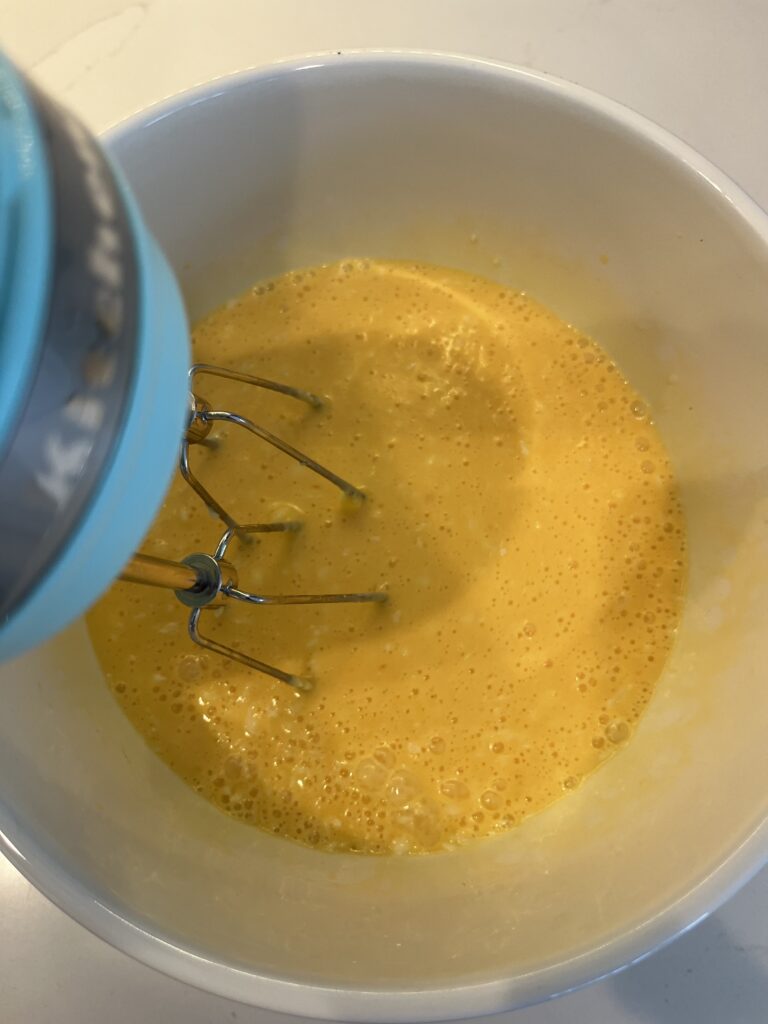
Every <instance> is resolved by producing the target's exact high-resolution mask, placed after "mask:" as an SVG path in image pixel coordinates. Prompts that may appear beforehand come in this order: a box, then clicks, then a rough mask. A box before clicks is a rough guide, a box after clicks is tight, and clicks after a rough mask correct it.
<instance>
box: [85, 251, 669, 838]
mask: <svg viewBox="0 0 768 1024" xmlns="http://www.w3.org/2000/svg"><path fill="white" fill-rule="evenodd" d="M194 345H195V357H196V359H198V360H200V361H204V362H218V363H220V364H223V365H228V366H233V367H237V368H238V369H241V370H243V371H245V372H247V373H256V374H259V375H262V376H267V377H272V378H274V379H277V380H284V381H287V382H290V383H292V384H294V385H297V386H299V387H304V388H307V389H310V390H312V391H315V392H319V393H321V394H327V395H329V396H330V397H331V403H330V405H329V407H328V409H327V410H325V411H322V412H316V411H308V410H307V409H305V408H304V407H302V406H298V403H293V402H290V401H289V400H287V399H285V398H284V397H281V396H277V395H274V394H270V393H267V392H262V391H258V392H254V391H252V390H250V389H248V388H243V387H242V386H238V385H234V384H232V383H231V382H227V381H212V382H211V383H210V384H208V382H206V389H207V390H206V396H207V397H209V398H210V399H211V400H212V401H213V402H214V403H215V404H221V405H222V406H225V407H230V408H235V409H239V410H242V411H243V412H244V413H245V414H246V415H250V416H252V417H253V418H254V419H256V420H257V421H258V422H259V423H261V424H263V425H264V426H266V427H269V428H271V429H274V430H275V432H276V433H278V434H279V435H280V436H281V437H284V438H285V439H286V440H287V441H289V442H291V443H294V444H296V445H297V446H298V447H300V448H303V449H304V450H306V451H307V452H309V453H310V454H312V455H313V456H315V457H316V458H318V459H319V460H320V461H321V462H324V463H325V464H327V465H329V466H332V467H334V468H335V469H337V470H338V471H339V472H340V473H342V474H343V475H344V476H345V477H346V478H347V479H350V480H352V481H353V482H354V483H356V484H358V485H361V486H364V487H365V488H366V490H367V492H368V494H369V495H370V500H369V501H368V502H366V503H365V505H364V507H362V508H360V507H355V508H350V507H347V506H345V505H344V504H343V503H342V502H341V501H340V499H339V496H338V493H337V492H336V491H335V489H333V488H332V487H330V486H329V485H328V484H327V483H326V482H325V481H323V480H320V479H318V478H317V477H315V476H313V475H312V474H310V473H309V472H307V471H306V470H304V469H302V468H301V467H300V466H297V465H295V464H293V463H292V462H290V460H287V459H286V458H285V457H284V456H282V455H281V454H280V453H278V452H275V451H273V450H272V449H271V448H269V447H268V446H266V445H262V444H260V443H259V442H258V441H256V439H254V438H250V437H243V436H240V435H239V434H238V432H236V431H234V432H233V431H229V432H226V431H225V430H224V429H222V430H221V434H220V436H221V437H222V441H223V443H222V444H221V446H220V447H219V448H217V449H215V450H211V451H204V452H200V453H197V452H196V453H195V455H196V458H197V461H196V468H197V469H198V470H199V475H200V477H201V479H202V480H203V481H204V482H205V483H206V486H210V488H211V490H212V491H213V493H214V494H219V493H221V494H224V493H227V494H229V495H231V496H232V497H231V504H232V508H233V511H234V513H235V514H236V515H238V516H239V517H240V518H241V520H243V521H249V522H254V521H259V520H271V519H279V518H285V516H286V515H287V514H288V513H286V508H290V517H291V518H294V517H295V516H296V515H297V513H298V514H299V515H300V517H301V518H302V519H303V520H304V521H305V523H306V528H305V529H304V530H303V531H302V532H301V533H300V534H298V535H293V534H291V535H283V534H280V535H269V536H265V537H264V538H263V539H261V540H259V541H258V542H256V543H254V544H252V545H249V546H248V547H247V548H246V547H239V548H236V549H234V550H233V553H232V554H233V560H235V561H236V562H237V564H238V567H239V570H240V580H241V583H242V584H243V586H246V587H247V588H248V589H250V590H259V589H261V590H263V591H264V592H278V593H290V592H322V591H324V590H325V591H329V590H334V591H339V590H344V589H353V590H369V589H375V588H376V587H378V586H380V585H386V587H387V589H388V591H389V594H390V601H389V603H388V604H387V605H384V606H343V605H342V606H338V605H337V606H314V607H311V606H304V607H301V606H296V607H245V606H240V605H232V606H230V607H229V608H227V609H226V611H225V612H224V613H223V614H222V615H220V616H219V615H217V614H216V613H212V612H207V613H204V616H207V618H206V619H205V625H206V630H207V632H208V633H209V634H210V635H212V636H216V637H217V638H218V639H220V640H222V641H223V642H225V643H231V644H234V645H236V646H239V647H241V648H243V649H245V650H248V651H249V652H250V653H253V654H254V655H255V656H256V657H259V658H261V659H263V660H265V661H268V662H271V663H273V664H276V665H280V666H281V667H282V668H284V669H286V670H287V671H290V672H295V673H297V674H300V675H309V676H311V677H312V678H313V679H314V680H315V681H316V685H315V687H314V689H313V691H312V692H311V693H309V694H296V693H294V692H292V691H291V690H289V689H288V688H287V687H286V686H285V685H284V684H281V683H279V682H274V681H272V680H269V679H267V678H265V677H262V676H259V675H257V674H255V673H253V672H249V671H248V670H247V669H244V668H239V667H238V666H237V665H234V664H233V663H231V662H229V661H226V660H222V659H219V658H217V657H216V656H214V655H210V654H206V653H203V652H199V651H198V650H197V649H195V648H194V647H190V644H189V641H188V639H187V636H186V629H185V625H184V614H183V610H182V609H181V607H180V606H179V605H178V604H177V603H176V602H175V601H174V600H173V598H172V597H171V596H169V595H168V594H165V593H163V592H161V591H154V590H152V589H149V588H139V587H132V586H130V585H127V584H116V585H115V586H114V587H113V588H112V590H111V591H110V592H109V593H108V594H107V596H106V597H105V598H104V599H103V600H102V601H101V602H100V603H99V604H98V605H97V606H96V607H95V608H94V609H93V611H92V612H91V614H90V616H89V625H90V629H91V635H92V637H93V641H94V645H95V648H96V651H97V654H98V656H99V658H100V660H101V663H102V665H103V667H104V669H105V672H106V674H107V678H108V680H109V683H110V686H111V687H112V690H113V692H114V693H115V696H116V698H117V699H118V701H119V702H120V703H121V705H122V707H123V708H124V710H125V711H126V713H127V715H128V716H129V717H130V719H131V720H132V721H133V723H134V724H135V726H136V727H137V729H139V731H140V732H141V733H142V734H143V735H144V736H145V737H146V739H147V742H148V743H149V744H150V745H151V746H152V747H153V749H154V750H156V751H157V753H158V754H159V755H160V756H161V757H162V758H163V759H164V760H165V761H166V762H167V763H168V764H169V765H170V766H171V767H172V768H174V769H175V770H176V771H177V772H178V773H179V774H180V775H181V776H182V777H183V778H184V779H186V780H187V781H188V782H189V783H190V784H191V785H192V786H194V787H195V789H197V790H198V791H199V792H200V793H201V794H202V795H203V796H205V797H206V798H207V799H209V800H211V801H213V802H214V803H215V804H216V805H217V806H219V807H220V808H222V809H223V810H225V811H227V812H228V813H229V814H232V815H234V816H235V817H237V818H239V819H240V820H242V821H244V822H247V823H249V824H253V825H257V826H259V827H261V828H264V829H267V830H269V831H271V832H274V833H276V834H278V835H281V836H286V837H288V838H291V839H295V840H298V841H300V842H303V843H306V844H309V845H312V846H317V847H321V848H324V849H329V850H344V851H359V852H366V853H408V852H423V851H433V850H440V849H444V848H447V847H451V846H455V845H457V844H460V843H464V842H466V841H468V840H471V839H473V838H476V837H481V836H487V835H490V834H492V833H497V832H503V831H505V830H507V829H509V828H511V827H513V826H515V825H516V824H518V823H519V822H520V821H522V820H523V819H524V818H525V817H527V816H528V815H530V814H533V813H535V812H536V811H538V810H540V809H541V808H543V807H545V806H546V805H548V804H549V803H551V802H552V801H553V800H555V799H557V798H558V797H561V796H563V795H564V794H566V793H568V792H569V791H572V790H574V789H575V788H577V787H578V786H579V784H580V783H581V780H582V779H583V778H584V777H585V776H586V775H588V774H589V773H590V772H592V771H593V770H594V769H595V768H596V767H598V765H599V764H600V763H601V762H602V761H604V760H605V758H607V757H609V756H611V755H612V754H613V753H615V752H616V750H617V749H619V748H620V747H621V746H622V745H623V744H624V743H626V742H627V740H629V739H630V737H631V734H632V730H633V728H634V726H635V724H636V722H637V720H638V717H639V716H640V714H641V713H642V711H643V709H644V707H645V705H646V704H647V702H648V700H649V698H650V696H651V693H652V690H653V686H654V683H655V681H656V679H657V678H658V676H659V673H660V671H661V669H662V667H663V665H664V662H665V659H666V657H667V654H668V653H669V650H670V647H671V644H672V641H673V637H674V632H675V628H676V625H677V621H678V617H679V613H680V608H681V603H682V594H683V581H684V577H685V553H684V549H685V543H684V528H683V518H682V513H681V508H680V503H679V500H678V496H677V490H676V487H675V484H674V480H673V478H672V474H671V471H670V466H669V461H668V459H667V455H666V452H665V450H664V447H663V445H662V442H661V440H660V438H659V436H658V434H657V432H656V430H655V428H654V426H653V423H652V421H651V419H650V414H649V411H648V409H647V407H646V405H645V403H644V402H643V401H642V400H641V399H640V398H639V397H638V395H637V394H636V393H635V392H634V391H633V390H632V388H631V387H630V386H629V384H627V382H626V381H625V380H624V379H623V377H622V375H621V372H620V371H619V370H618V369H617V367H616V366H615V365H614V364H613V363H612V362H611V360H610V359H609V358H608V357H607V356H606V355H605V353H603V352H602V351H601V350H600V349H599V348H598V347H597V346H596V345H595V344H594V343H593V342H592V341H591V340H589V339H588V338H585V337H584V336H582V335H581V334H579V332H578V331H575V330H574V329H572V328H571V327H569V326H567V325H566V324H564V323H562V322H561V321H559V320H558V319H557V318H556V317H555V316H553V315H552V314H551V313H549V312H548V311H547V310H546V309H544V308H542V307H541V306H539V305H538V304H537V303H535V302H534V301H532V300H530V299H528V298H527V297H525V296H523V295H520V294H518V293H515V292H512V291H510V290H508V289H505V288H502V287H500V286H499V285H498V284H495V283H493V282H490V281H486V280H483V279H480V278H477V277H473V276H470V275H468V274H464V273H461V272H458V271H452V270H445V269H442V268H437V267H432V266H426V265H422V264H415V263H401V262H378V261H367V260H349V261H345V262H343V263H340V264H335V265H332V266H327V267H318V268H316V269H311V270H305V271H301V272H295V273H290V274H286V275H284V276H283V277H280V278H277V279H275V280H274V281H270V282H267V283H265V284H260V285H258V286H256V287H255V288H253V289H252V290H250V291H249V292H247V293H246V294H245V295H243V296H242V297H241V298H240V299H238V300H236V301H235V302H233V303H229V304H228V305H227V306H225V307H223V308H221V309H219V310H217V311H216V312H214V313H213V314H211V315H210V316H209V317H207V318H206V319H205V320H204V321H203V322H202V323H200V324H199V325H198V327H197V329H196V331H195V336H194ZM220 532H221V531H220V527H219V525H218V524H217V523H216V522H215V521H214V520H212V519H211V518H210V517H209V516H208V515H207V513H206V512H205V510H204V508H203V507H202V505H200V504H199V502H198V500H197V499H196V498H195V496H194V495H193V494H192V492H191V491H190V490H189V489H188V488H187V487H186V485H184V484H183V483H182V482H181V481H180V480H178V481H176V482H174V485H173V487H172V488H171V491H170V493H169V496H168V498H167V500H166V502H165V505H164V507H163V509H162V511H161V513H160V515H159V517H158V519H157V521H156V523H155V525H154V527H153V529H152V532H151V535H150V537H149V538H148V540H147V542H146V544H145V546H144V549H143V550H145V551H147V552H148V553H150V554H156V555H161V556H166V557H177V558H178V557H181V556H183V555H185V554H187V553H189V552H190V551H193V550H212V547H213V545H214V543H215V541H216V539H217V537H218V535H219V533H220Z"/></svg>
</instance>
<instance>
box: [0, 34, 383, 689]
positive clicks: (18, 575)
mask: <svg viewBox="0 0 768 1024" xmlns="http://www.w3.org/2000/svg"><path fill="white" fill-rule="evenodd" d="M188 338H189V333H188V326H187V320H186V315H185V311H184V304H183V301H182V298H181V295H180V293H179V288H178V286H177V283H176V280H175V278H174V275H173V273H172V272H171V270H170V268H169V266H168V264H167V262H166V260H165V258H164V256H163V254H162V253H161V251H160V249H159V247H158V246H157V244H156V242H155V241H154V239H153V238H152V235H151V234H150V232H149V231H148V230H147V227H146V226H145V225H144V223H143V221H142V218H141V215H140V213H139V211H138V209H137V206H136V204H135V202H134V200H133V198H132V196H131V194H130V191H129V189H128V187H127V185H126V184H125V182H124V181H123V180H122V179H121V176H120V172H119V170H118V169H117V168H115V167H114V166H112V165H111V163H110V161H109V159H108V158H107V156H106V155H105V154H104V152H103V151H102V149H101V148H100V146H99V145H98V143H97V142H96V141H95V140H94V139H93V138H92V137H91V135H90V134H89V133H88V132H87V130H86V129H85V128H84V127H83V126H82V125H81V124H80V122H79V121H77V120H76V119H75V118H74V117H73V116H72V115H71V114H69V113H68V112H67V111H65V110H63V109H62V108H61V107H59V106H58V105H56V104H54V103H52V102H51V101H50V100H49V99H48V98H46V97H45V96H44V95H43V94H42V93H41V92H40V91H39V90H38V89H36V88H35V87H34V86H33V85H31V84H30V83H29V82H28V81H27V80H26V78H24V77H23V76H22V75H21V74H20V73H19V72H18V71H17V70H16V69H15V68H14V67H13V66H12V65H11V64H10V62H9V61H7V59H5V58H4V57H3V55H2V54H0V660H4V659H8V658H12V657H14V656H17V655H19V654H21V653H22V652H23V651H25V650H27V649H29V648H31V647H34V646H36V645H37V644H39V643H41V642H43V641H44V640H45V639H46V638H48V637H49V636H51V635H53V634H54V633H56V632H57V631H59V630H60V629H62V628H63V627H64V626H66V625H67V624H68V623H70V622H71V621H73V620H74V619H75V618H77V617H78V616H80V615H81V614H83V612H85V611H86V610H87V608H88V607H89V606H90V605H91V604H92V603H93V601H94V600H96V598H97V597H98V596H99V595H100V594H101V593H102V592H103V591H104V590H105V589H106V587H107V586H108V585H109V584H110V582H111V581H112V580H114V579H115V577H117V576H118V575H122V576H123V578H125V579H129V580H131V581H134V582H140V583H149V584H153V585H156V586H165V587H168V588H170V589H172V590H174V591H175V592H176V596H177V597H178V598H179V599H180V600H181V601H182V603H184V604H185V605H187V606H188V607H189V608H190V609H191V611H190V619H189V631H190V636H191V638H192V639H193V640H195V641H196V642H197V643H200V644H202V645H203V646H205V647H208V648H209V649H210V650H212V651H214V652H216V653H219V654H223V655H226V656H229V657H234V658H235V659H236V660H238V661H240V662H243V663H245V664H247V665H250V666H251V667H253V668H255V669H258V670H260V671H264V672H267V673H268V674H270V675H272V676H274V677H276V678H279V679H282V680H283V681H284V682H287V683H289V684H290V685H293V686H302V685H305V681H303V680H301V679H298V678H296V677H294V676H291V675H289V674H287V673H284V672H282V671H281V670H280V669H279V668H275V667H273V666H269V665H265V664H264V663H262V662H260V661H258V660H256V659H254V658H252V657H250V656H249V655H246V654H244V653H242V652H240V651H235V650H233V649H232V648H229V647H223V646H221V645H220V644H218V643H216V642H215V641H214V640H212V639H210V638H206V637H204V636H203V635H202V634H201V633H200V628H199V618H200V613H201V611H202V610H203V609H204V608H207V607H213V606H215V605H218V604H221V603H222V602H223V601H224V600H225V599H235V600H244V601H248V602H250V603H252V604H265V603H280V604H296V603H316V602H340V603H348V602H358V601H379V600H383V599H384V594H383V593H381V592H376V593H359V594H323V595H279V596H270V595H263V594H253V593H250V592H248V591H244V590H240V589H239V587H238V582H237V574H236V572H235V570H234V567H233V566H232V565H231V563H230V562H228V561H227V560H226V558H225V556H226V554H227V549H228V547H229V545H230V543H231V541H232V540H233V539H236V538H239V539H240V540H244V541H247V540H248V539H249V538H250V537H252V535H253V534H256V533H269V532H274V531H276V530H295V529H298V528H299V526H300V524H299V523H294V522H291V523H273V524H250V525H246V524H240V523H238V522H237V521H236V520H235V519H234V518H233V517H232V516H231V515H230V514H229V513H228V512H227V511H226V510H225V509H224V508H223V506H222V505H221V504H220V503H219V502H218V501H217V500H216V499H215V498H214V497H213V496H212V495H211V494H210V493H209V492H208V491H207V490H206V489H205V487H204V486H203V485H202V483H201V482H200V481H199V480H198V479H197V478H196V477H195V475H194V474H193V472H192V469H191V467H190V463H189V445H190V444H193V443H196V442H205V441H206V439H207V435H208V433H209V431H210V429H211V427H212V426H213V424H215V423H217V422H221V421H226V422H229V423H233V424H235V425H237V426H239V427H244V428H246V429H247V430H248V431H249V432H250V433H252V434H256V435H257V436H259V437H261V438H262V439H264V440H266V441H268V442H269V443H271V444H274V445H276V446H277V447H278V448H281V450H283V451H285V452H286V454H287V455H289V456H291V457H292V458H295V459H298V460H299V461H300V462H302V463H303V464H304V465H306V466H307V467H308V468H309V469H312V470H314V471H315V472H318V473H320V474H321V475H323V476H324V477H325V478H326V479H328V480H329V482H331V483H332V484H334V485H335V486H337V487H339V488H340V489H341V490H342V491H343V492H345V493H346V494H347V495H349V496H351V497H355V498H358V499H360V500H362V493H361V492H360V491H359V490H358V488H356V487H354V486H353V485H351V484H349V483H348V482H347V481H345V480H343V479H342V478H341V477H338V476H337V475H336V474H335V473H333V472H331V471H330V470H328V469H326V468H325V467H323V466H321V465H319V464H318V463H316V462H314V460H312V459H310V458H309V457H308V456H306V455H304V454H303V453H302V452H299V451H297V450H296V449H293V448H292V447H291V446H290V445H287V444H286V443H285V442H282V441H281V440H280V439H279V438H277V437H275V436H274V435H273V434H272V433H271V432H269V431H268V430H266V429H264V428H262V427H259V426H257V425H256V424H255V423H253V421H251V420H250V419H246V418H245V417H243V416H241V415H238V414H236V413H233V412H229V411H224V410H215V409H212V408H211V407H210V406H209V405H208V403H206V402H204V401H203V400H201V399H200V398H197V397H196V396H195V395H193V394H191V393H190V377H191V376H193V375H195V374H196V373H198V374H199V373H211V374H214V375H219V376H226V377H233V378H235V379H238V380H241V381H242V382H244V383H246V384H254V385H257V386H260V387H267V388H270V389H272V390H277V391H280V392H282V393H283V394H286V395H288V396H290V397H292V398H294V399H297V400H299V401H303V402H306V403H307V404H308V405H310V406H319V405H321V404H323V401H324V400H321V399H320V398H318V397H317V396H315V395H313V394H312V393H310V392H308V391H304V390H301V389H297V388H293V387H290V386H287V385H281V384H276V383H274V382H271V381H267V380H263V379H262V378H255V377H247V376H245V375H242V374H239V373H237V372H236V371H233V370H228V369H225V368H217V367H209V366H205V367H193V368H192V369H191V370H190V366H189V360H190V356H189V340H188ZM179 462H180V467H181V471H182V473H183V475H184V476H185V477H186V479H187V480H188V482H189V483H190V484H191V485H192V486H193V487H194V488H195V490H196V491H197V493H198V494H199V495H200V497H201V498H202V500H203V501H204V502H205V504H206V505H208V507H209V509H210V510H211V511H212V512H213V513H214V514H216V515H218V516H219V517H220V518H221V519H222V521H223V523H224V525H225V527H226V532H225V533H224V536H223V537H222V541H221V543H220V544H219V546H218V548H217V550H216V551H215V552H214V553H212V554H205V553H195V554H192V555H188V556H187V557H186V558H184V559H182V560H181V561H179V562H170V561H165V560H159V559H152V558H147V557H146V556H141V555H138V556H134V555H133V553H134V552H135V551H136V549H137V548H138V546H139V545H140V543H141V540H142V538H143V536H144V534H145V533H146V532H147V530H148V528H149V526H150V524H151V522H152V519H153V518H154V516H155V514H156V512H157V510H158V508H159V506H160V503H161V502H162V499H163V496H164V494H165V491H166V489H167V488H168V485H169V483H170V480H171V477H172V475H173V472H174V469H175V467H176V465H177V464H179ZM182 554H183V553H182Z"/></svg>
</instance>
